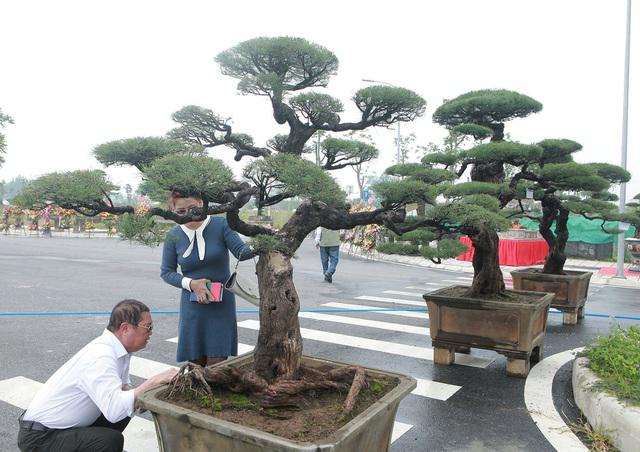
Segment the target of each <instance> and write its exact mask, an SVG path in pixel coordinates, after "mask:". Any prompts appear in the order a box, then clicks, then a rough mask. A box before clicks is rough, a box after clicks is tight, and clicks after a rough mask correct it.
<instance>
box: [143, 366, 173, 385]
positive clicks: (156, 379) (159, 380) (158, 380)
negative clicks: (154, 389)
mask: <svg viewBox="0 0 640 452" xmlns="http://www.w3.org/2000/svg"><path fill="white" fill-rule="evenodd" d="M178 370H179V369H176V368H174V367H171V368H170V369H167V370H165V371H164V372H160V373H159V374H158V375H154V376H153V377H151V378H149V380H153V383H152V384H153V386H157V385H163V384H165V383H169V382H170V381H171V380H173V377H175V376H176V375H177V374H178ZM147 381H148V380H147Z"/></svg>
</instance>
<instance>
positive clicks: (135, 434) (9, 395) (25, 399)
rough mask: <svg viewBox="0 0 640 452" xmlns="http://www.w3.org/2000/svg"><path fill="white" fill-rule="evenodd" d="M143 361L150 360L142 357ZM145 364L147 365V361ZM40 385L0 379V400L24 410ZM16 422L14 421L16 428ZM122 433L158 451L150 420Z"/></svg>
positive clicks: (146, 450)
mask: <svg viewBox="0 0 640 452" xmlns="http://www.w3.org/2000/svg"><path fill="white" fill-rule="evenodd" d="M132 358H135V357H132ZM140 359H144V358H140ZM144 361H150V360H148V359H144ZM146 365H148V363H147V364H146ZM154 365H156V366H167V367H172V366H169V365H167V364H162V363H155V364H154ZM41 387H42V383H40V382H38V381H34V380H31V379H30V378H26V377H22V376H19V377H13V378H8V379H6V380H0V401H1V402H6V403H9V404H11V405H13V406H16V407H18V408H20V409H23V410H25V409H27V407H28V406H29V403H31V400H33V398H34V397H35V396H36V394H37V393H38V390H39V389H40V388H41ZM17 424H18V423H17V421H16V430H17ZM412 427H413V425H411V424H406V423H404V422H394V423H393V432H392V433H391V442H392V443H393V442H394V441H395V440H397V439H398V438H400V437H401V436H402V435H404V434H405V433H407V432H408V431H409V430H410V429H411V428H412ZM122 434H123V435H124V450H131V451H136V452H158V451H159V448H158V440H157V437H156V430H155V427H154V425H153V422H152V421H148V420H146V419H144V418H141V417H139V416H134V417H133V418H131V421H130V422H129V425H128V426H127V428H126V429H125V430H124V432H122Z"/></svg>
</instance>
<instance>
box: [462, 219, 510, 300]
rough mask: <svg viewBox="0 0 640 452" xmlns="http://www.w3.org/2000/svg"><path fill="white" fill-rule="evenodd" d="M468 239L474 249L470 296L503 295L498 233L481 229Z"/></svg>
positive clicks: (503, 287)
mask: <svg viewBox="0 0 640 452" xmlns="http://www.w3.org/2000/svg"><path fill="white" fill-rule="evenodd" d="M470 238H471V241H472V242H473V246H474V248H475V251H474V253H473V282H472V283H471V291H470V295H471V296H472V297H479V296H483V295H500V294H503V293H504V291H505V286H504V279H503V277H502V271H501V270H500V260H499V256H498V241H499V238H498V233H497V232H495V231H491V230H488V229H481V230H480V231H479V232H478V233H477V234H474V235H472V236H470Z"/></svg>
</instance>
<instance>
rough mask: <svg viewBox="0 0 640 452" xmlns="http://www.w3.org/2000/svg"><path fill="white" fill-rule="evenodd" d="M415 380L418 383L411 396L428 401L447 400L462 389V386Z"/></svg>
mask: <svg viewBox="0 0 640 452" xmlns="http://www.w3.org/2000/svg"><path fill="white" fill-rule="evenodd" d="M414 378H415V377H414ZM416 380H417V381H418V386H416V389H414V390H413V391H411V394H413V395H418V396H422V397H428V398H430V399H436V400H447V399H448V398H449V397H451V396H452V395H454V394H455V393H456V392H458V391H459V390H460V389H461V388H462V386H458V385H451V384H448V383H440V382H438V381H432V380H427V379H425V378H416Z"/></svg>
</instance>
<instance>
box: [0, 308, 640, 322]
mask: <svg viewBox="0 0 640 452" xmlns="http://www.w3.org/2000/svg"><path fill="white" fill-rule="evenodd" d="M393 311H410V312H429V310H428V309H424V308H379V309H378V308H376V309H305V310H302V311H300V312H333V313H336V312H393ZM236 312H237V313H238V314H257V313H258V312H259V311H258V310H257V309H240V310H238V311H236ZM179 313H180V311H157V310H151V314H160V315H162V314H168V315H175V314H179ZM550 314H562V312H550ZM67 315H69V316H70V315H111V312H110V311H68V312H45V311H41V312H0V317H29V316H34V317H38V316H67ZM585 317H603V318H612V319H619V320H636V321H640V317H635V316H630V315H613V314H590V313H585Z"/></svg>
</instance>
